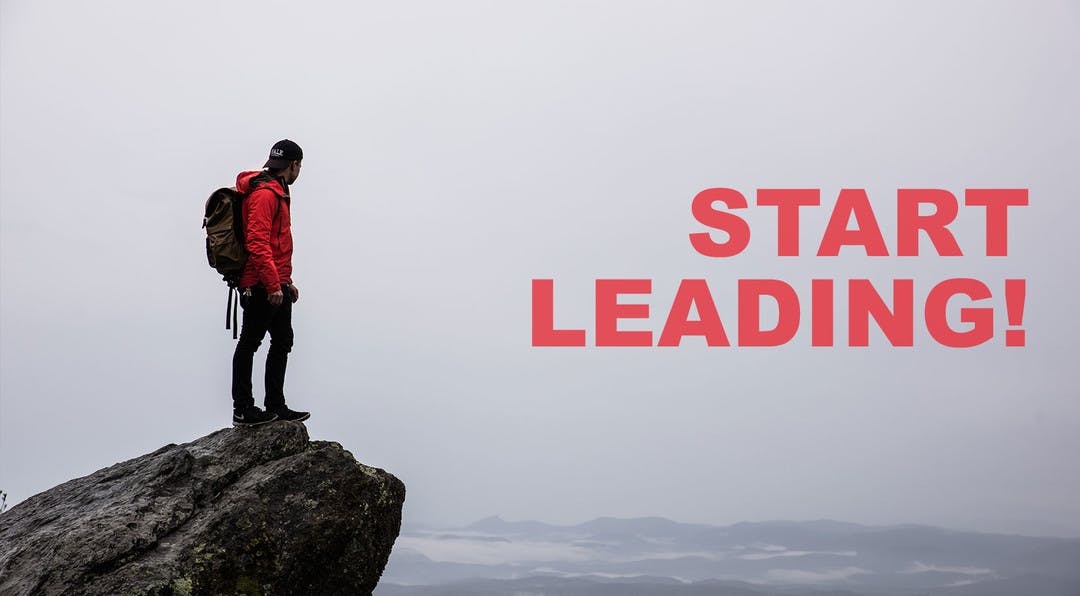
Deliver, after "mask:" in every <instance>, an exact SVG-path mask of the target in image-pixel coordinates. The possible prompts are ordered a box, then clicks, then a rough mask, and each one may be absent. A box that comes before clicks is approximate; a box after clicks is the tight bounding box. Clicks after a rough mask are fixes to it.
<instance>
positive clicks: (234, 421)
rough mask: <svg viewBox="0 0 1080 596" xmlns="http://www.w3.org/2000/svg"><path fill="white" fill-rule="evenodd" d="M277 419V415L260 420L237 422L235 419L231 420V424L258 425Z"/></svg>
mask: <svg viewBox="0 0 1080 596" xmlns="http://www.w3.org/2000/svg"><path fill="white" fill-rule="evenodd" d="M277 419H278V418H277V416H274V417H273V418H271V419H269V420H263V421H262V422H238V421H236V420H233V421H232V425H233V426H259V425H261V424H269V423H271V422H274V421H276V420H277Z"/></svg>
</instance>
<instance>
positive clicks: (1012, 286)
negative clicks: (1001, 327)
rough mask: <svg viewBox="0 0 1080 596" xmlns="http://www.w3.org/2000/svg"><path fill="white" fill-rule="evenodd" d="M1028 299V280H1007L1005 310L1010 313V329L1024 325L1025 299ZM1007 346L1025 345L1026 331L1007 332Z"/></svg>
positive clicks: (1011, 330) (1013, 330) (1012, 330)
mask: <svg viewBox="0 0 1080 596" xmlns="http://www.w3.org/2000/svg"><path fill="white" fill-rule="evenodd" d="M1026 297H1027V280H1024V279H1006V280H1005V310H1006V311H1008V315H1009V326H1010V327H1021V326H1022V325H1023V324H1024V299H1025V298H1026ZM1005 345H1006V346H1013V347H1019V346H1022V345H1024V330H1023V329H1008V330H1006V331H1005Z"/></svg>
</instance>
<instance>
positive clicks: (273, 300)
mask: <svg viewBox="0 0 1080 596" xmlns="http://www.w3.org/2000/svg"><path fill="white" fill-rule="evenodd" d="M284 296H285V295H284V294H282V293H281V290H278V291H276V292H274V293H273V294H270V295H268V296H267V297H266V301H267V302H269V303H270V304H271V305H272V306H281V300H282V298H284Z"/></svg>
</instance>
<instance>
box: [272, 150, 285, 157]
mask: <svg viewBox="0 0 1080 596" xmlns="http://www.w3.org/2000/svg"><path fill="white" fill-rule="evenodd" d="M284 155H285V150H284V149H274V150H272V151H270V156H271V157H282V156H284Z"/></svg>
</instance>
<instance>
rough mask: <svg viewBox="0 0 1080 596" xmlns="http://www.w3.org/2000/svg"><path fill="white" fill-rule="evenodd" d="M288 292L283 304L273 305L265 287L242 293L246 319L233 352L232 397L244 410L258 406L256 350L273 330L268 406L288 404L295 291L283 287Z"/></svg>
mask: <svg viewBox="0 0 1080 596" xmlns="http://www.w3.org/2000/svg"><path fill="white" fill-rule="evenodd" d="M281 291H282V293H283V294H284V295H285V296H284V298H283V299H282V301H281V306H273V305H272V304H270V302H269V301H268V300H267V299H266V290H264V289H263V288H262V287H259V286H256V287H253V288H251V295H250V296H248V295H246V292H244V291H243V290H241V292H240V306H241V307H243V309H244V319H243V323H242V325H241V327H240V340H239V341H238V342H237V343H236V351H235V352H234V353H233V363H232V365H233V373H232V374H233V377H232V398H233V408H235V409H238V410H243V409H244V408H248V407H251V406H253V405H255V398H254V397H253V396H252V393H251V367H252V360H254V358H255V351H256V350H258V349H259V345H261V344H262V340H263V338H264V337H266V332H267V331H269V332H270V349H269V351H268V352H267V354H266V378H265V382H266V399H265V401H264V402H263V403H264V405H265V406H266V407H267V408H275V407H279V406H284V405H285V367H286V365H287V364H288V362H289V352H290V351H291V350H292V345H293V330H292V294H291V293H290V292H289V287H288V286H286V285H283V286H281Z"/></svg>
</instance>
